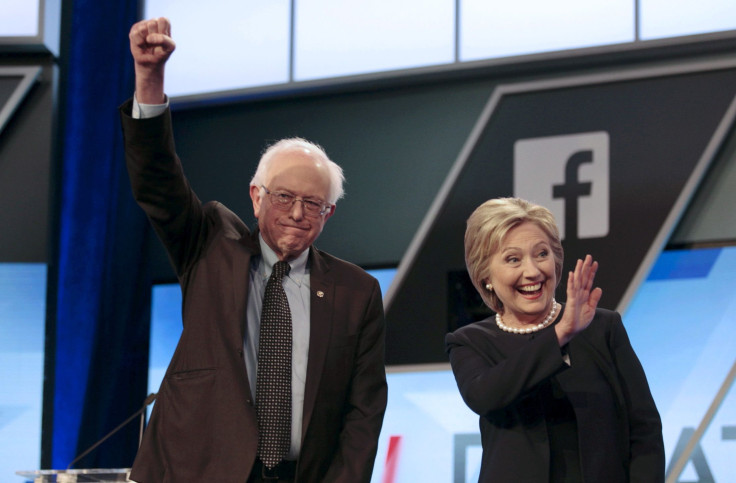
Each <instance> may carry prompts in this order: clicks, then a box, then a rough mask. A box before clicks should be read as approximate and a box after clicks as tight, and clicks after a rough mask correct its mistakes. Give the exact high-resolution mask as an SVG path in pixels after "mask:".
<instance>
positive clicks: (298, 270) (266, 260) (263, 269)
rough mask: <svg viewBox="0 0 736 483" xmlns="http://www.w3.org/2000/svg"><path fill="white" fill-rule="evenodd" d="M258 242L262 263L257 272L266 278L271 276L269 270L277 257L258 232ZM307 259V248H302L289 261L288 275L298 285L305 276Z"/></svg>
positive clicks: (277, 259) (276, 260)
mask: <svg viewBox="0 0 736 483" xmlns="http://www.w3.org/2000/svg"><path fill="white" fill-rule="evenodd" d="M258 243H259V244H260V246H261V260H262V261H263V263H260V264H259V267H258V273H259V274H260V275H261V276H262V277H263V279H264V280H267V279H268V277H270V276H271V271H272V270H273V266H274V264H275V263H276V262H278V261H279V257H278V256H277V255H276V252H274V251H273V250H272V249H271V247H269V246H268V244H267V243H266V242H265V241H264V240H263V237H262V236H261V234H260V233H259V234H258ZM308 259H309V249H306V250H304V251H303V252H302V253H301V254H299V256H298V257H296V258H295V259H294V260H291V261H290V262H289V266H291V270H290V271H289V275H288V277H289V278H290V279H292V280H293V281H295V282H296V283H297V284H298V285H301V284H302V281H303V279H304V278H305V277H306V276H307V273H308V272H307V260H308Z"/></svg>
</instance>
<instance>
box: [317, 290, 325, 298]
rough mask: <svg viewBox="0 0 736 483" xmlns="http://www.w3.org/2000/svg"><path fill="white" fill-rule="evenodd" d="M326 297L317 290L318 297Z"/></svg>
mask: <svg viewBox="0 0 736 483" xmlns="http://www.w3.org/2000/svg"><path fill="white" fill-rule="evenodd" d="M324 296H325V293H324V292H323V291H321V290H317V297H319V298H322V297H324Z"/></svg>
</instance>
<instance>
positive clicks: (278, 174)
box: [250, 148, 335, 261]
mask: <svg viewBox="0 0 736 483" xmlns="http://www.w3.org/2000/svg"><path fill="white" fill-rule="evenodd" d="M264 185H265V186H266V188H267V189H268V190H269V191H271V192H275V191H283V192H287V193H290V194H292V195H294V196H296V197H297V198H300V199H301V198H310V199H318V200H327V199H329V193H330V178H329V175H328V171H327V167H326V166H325V164H324V161H322V160H321V159H320V158H319V157H317V156H315V155H313V153H311V152H310V151H309V150H308V149H305V148H294V149H289V150H285V151H281V152H279V153H277V154H275V155H274V158H273V160H272V164H271V166H270V168H269V170H268V173H267V174H266V177H265V183H264ZM261 195H263V196H261ZM250 197H251V200H252V201H253V213H254V214H255V217H256V218H257V219H258V227H259V229H260V231H261V236H262V237H263V240H264V241H265V242H266V244H267V245H268V246H269V247H271V249H272V250H273V251H274V252H276V255H278V257H279V260H284V261H289V260H293V259H294V258H296V257H298V256H299V255H300V254H301V253H302V252H303V251H304V250H306V249H307V248H309V247H310V246H311V245H312V243H314V241H315V240H316V239H317V237H318V236H319V234H320V233H322V228H324V226H325V223H326V222H327V219H328V218H329V217H330V216H332V214H333V213H334V211H335V207H334V205H333V206H332V207H331V209H330V210H329V211H328V212H327V213H325V214H324V215H320V216H317V217H309V216H305V213H304V207H303V206H302V203H301V202H299V201H295V202H294V204H293V205H291V207H289V208H288V209H286V210H283V209H280V208H279V207H277V206H275V205H274V204H273V202H272V201H271V198H270V197H269V196H268V195H266V194H265V193H264V192H263V190H262V189H261V188H260V187H259V186H251V187H250Z"/></svg>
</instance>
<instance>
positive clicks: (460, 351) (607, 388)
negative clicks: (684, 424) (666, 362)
mask: <svg viewBox="0 0 736 483" xmlns="http://www.w3.org/2000/svg"><path fill="white" fill-rule="evenodd" d="M563 310H564V309H563ZM446 343H447V348H448V350H449V353H450V362H451V365H452V370H453V373H454V375H455V379H456V381H457V384H458V388H459V389H460V393H461V395H462V397H463V399H464V400H465V402H466V403H467V405H468V406H469V407H470V409H472V410H473V411H474V412H476V413H477V414H479V415H480V433H481V441H482V444H483V456H482V462H481V474H480V481H481V482H491V481H492V482H501V483H502V482H514V483H517V482H519V483H520V482H529V483H531V482H539V483H542V482H547V481H549V459H550V447H549V441H548V437H547V427H546V421H545V418H544V412H543V408H542V407H541V401H542V398H541V389H542V386H543V385H544V384H555V385H557V386H558V387H560V388H561V389H562V390H563V391H564V392H565V394H566V396H567V398H568V400H569V401H570V403H571V405H572V407H573V410H574V412H575V419H576V422H577V429H578V442H579V449H580V460H581V467H582V472H583V477H584V480H585V481H586V482H588V481H590V482H596V483H600V482H604V483H605V482H626V481H632V482H634V481H636V482H642V483H656V482H663V481H664V444H663V441H662V423H661V420H660V417H659V413H658V411H657V408H656V406H655V404H654V400H653V398H652V395H651V392H650V390H649V385H648V383H647V380H646V376H645V374H644V371H643V369H642V367H641V364H640V363H639V360H638V358H637V357H636V354H635V353H634V350H633V349H632V347H631V344H630V343H629V338H628V335H627V334H626V330H625V329H624V326H623V323H622V322H621V317H620V316H619V314H618V313H616V312H612V311H608V310H604V309H598V310H597V311H596V314H595V317H594V319H593V321H592V322H591V324H590V326H589V327H588V328H587V329H586V330H584V331H583V332H581V333H580V334H578V335H577V336H576V337H575V338H574V339H573V340H572V341H571V342H570V343H569V344H568V345H567V346H566V347H565V349H566V350H567V353H568V355H569V356H570V363H571V364H570V366H568V365H567V364H566V363H565V362H564V360H563V355H562V351H561V350H560V347H559V344H558V342H557V337H556V335H555V331H554V330H553V329H552V327H549V328H547V329H545V330H542V331H540V332H538V333H535V334H532V335H528V336H522V335H519V334H509V333H506V332H503V331H502V330H501V329H499V328H498V327H497V326H496V323H495V320H494V319H493V318H489V319H486V320H484V321H481V322H477V323H474V324H470V325H468V326H466V327H463V328H461V329H458V330H457V331H455V332H454V333H452V334H448V335H447V337H446Z"/></svg>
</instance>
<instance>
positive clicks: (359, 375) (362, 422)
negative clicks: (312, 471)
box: [322, 280, 388, 483]
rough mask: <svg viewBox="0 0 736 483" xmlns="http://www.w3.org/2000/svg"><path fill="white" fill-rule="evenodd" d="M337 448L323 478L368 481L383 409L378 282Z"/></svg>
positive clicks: (342, 481) (365, 322) (385, 391)
mask: <svg viewBox="0 0 736 483" xmlns="http://www.w3.org/2000/svg"><path fill="white" fill-rule="evenodd" d="M362 327H363V328H362V330H361V333H360V334H359V338H358V342H357V349H356V356H355V363H354V364H353V369H352V379H351V383H350V390H349V391H348V395H347V400H346V404H345V408H344V416H343V423H342V430H341V431H340V436H339V441H338V446H337V451H336V453H335V455H334V457H333V458H332V463H331V465H330V467H329V469H328V471H327V474H326V475H325V478H324V480H322V481H324V482H336V483H337V482H340V483H360V482H363V483H369V482H370V480H371V475H372V472H373V465H374V463H375V458H376V452H377V451H378V437H379V435H380V433H381V426H382V425H383V416H384V413H385V411H386V403H387V398H388V387H387V384H386V370H385V354H384V353H385V320H384V313H383V302H382V298H381V290H380V287H379V286H378V282H377V281H375V280H374V283H373V290H372V293H371V295H370V300H369V302H368V305H367V310H366V312H365V315H364V317H363V326H362Z"/></svg>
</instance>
